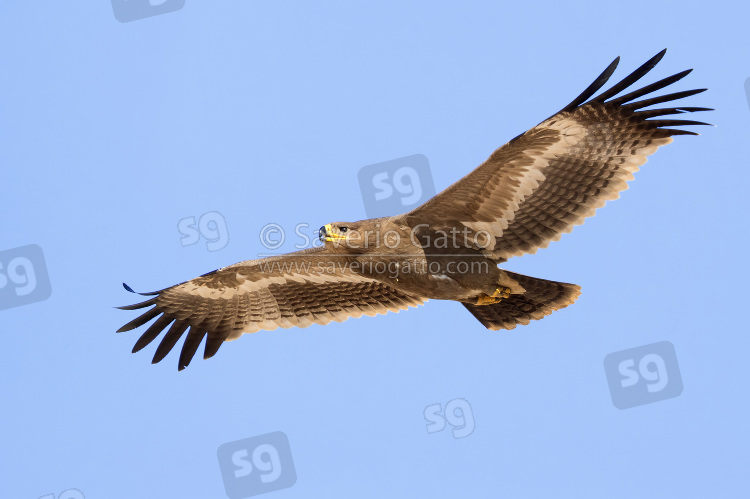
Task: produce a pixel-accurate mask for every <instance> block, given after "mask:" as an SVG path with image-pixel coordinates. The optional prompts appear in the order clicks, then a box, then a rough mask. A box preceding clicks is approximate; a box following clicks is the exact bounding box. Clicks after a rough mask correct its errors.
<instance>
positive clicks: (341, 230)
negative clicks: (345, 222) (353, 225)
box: [339, 227, 349, 233]
mask: <svg viewBox="0 0 750 499" xmlns="http://www.w3.org/2000/svg"><path fill="white" fill-rule="evenodd" d="M347 230H349V227H339V232H342V233H343V232H346V231H347Z"/></svg>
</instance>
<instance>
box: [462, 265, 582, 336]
mask: <svg viewBox="0 0 750 499" xmlns="http://www.w3.org/2000/svg"><path fill="white" fill-rule="evenodd" d="M504 272H505V273H506V274H508V275H509V276H510V277H511V278H513V279H515V280H516V281H518V283H519V284H520V285H521V286H523V287H524V288H525V289H526V292H525V293H524V294H517V295H515V294H514V295H511V296H510V297H509V298H505V299H503V300H502V301H500V302H499V303H495V304H492V305H474V304H471V303H464V304H463V305H464V307H466V308H467V309H468V310H469V312H471V313H472V314H473V315H474V317H476V318H477V319H478V320H479V322H481V323H482V324H483V325H484V327H486V328H487V329H492V330H498V329H513V328H515V327H516V326H517V325H518V324H524V325H526V324H528V323H529V322H531V321H532V320H539V319H541V318H543V317H546V316H548V315H549V314H551V313H552V312H554V311H555V310H560V309H561V308H565V307H567V306H568V305H570V304H571V303H573V302H575V301H576V299H578V296H579V295H580V294H581V287H580V286H578V285H577V284H567V283H564V282H557V281H548V280H546V279H538V278H536V277H529V276H525V275H521V274H516V273H514V272H508V271H507V270H505V271H504Z"/></svg>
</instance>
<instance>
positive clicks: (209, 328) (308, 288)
mask: <svg viewBox="0 0 750 499" xmlns="http://www.w3.org/2000/svg"><path fill="white" fill-rule="evenodd" d="M350 270H351V269H350V266H349V265H347V260H346V259H345V257H342V256H337V255H332V254H330V253H328V252H327V251H326V249H325V247H318V248H310V249H307V250H303V251H298V252H296V253H290V254H287V255H281V256H277V257H271V258H264V259H260V260H249V261H246V262H241V263H237V264H235V265H231V266H229V267H224V268H222V269H219V270H216V271H214V272H210V273H208V274H204V275H203V276H200V277H197V278H195V279H192V280H190V281H187V282H183V283H181V284H177V285H175V286H172V287H169V288H166V289H162V290H161V291H155V292H153V293H141V294H144V295H147V296H152V298H150V299H148V300H146V301H144V302H142V303H137V304H135V305H129V306H125V307H118V308H120V309H123V310H136V309H142V308H146V307H152V308H150V309H149V310H148V311H146V312H145V313H143V314H142V315H141V316H139V317H137V318H136V319H134V320H132V321H131V322H129V323H127V324H126V325H124V326H123V327H121V328H120V329H119V330H118V331H117V332H118V333H119V332H123V331H129V330H131V329H135V328H137V327H139V326H142V325H144V324H146V323H147V322H149V321H151V320H153V319H156V321H155V322H153V323H152V324H151V325H150V326H149V328H148V329H147V330H146V331H145V332H144V333H143V335H142V336H141V337H140V339H139V340H138V341H137V342H136V344H135V346H134V347H133V352H134V353H135V352H137V351H139V350H141V349H142V348H143V347H145V346H146V345H148V344H149V343H151V342H152V341H153V340H154V339H155V338H156V337H157V336H159V334H160V333H161V332H162V331H163V330H164V329H166V328H167V327H168V326H169V330H168V331H167V333H166V334H165V335H164V337H163V338H162V340H161V343H160V344H159V346H158V347H157V349H156V353H155V354H154V358H153V363H157V362H159V361H161V360H162V359H163V358H164V357H165V356H166V355H167V354H168V353H169V351H170V350H171V349H172V348H173V347H174V346H175V344H176V343H177V341H179V339H180V338H181V337H182V335H183V333H185V331H187V337H186V339H185V342H184V344H183V346H182V351H181V353H180V359H179V365H178V368H179V370H182V369H184V368H185V367H187V365H188V364H189V363H190V361H191V359H192V358H193V356H194V355H195V352H196V351H197V349H198V347H199V346H200V343H201V341H202V340H203V338H204V337H207V339H206V345H205V349H204V354H203V358H204V359H208V358H210V357H213V356H214V355H215V354H216V352H217V351H218V350H219V347H221V345H222V343H223V342H224V341H230V340H234V339H237V338H239V337H240V336H241V335H242V334H244V333H254V332H256V331H259V330H261V329H265V330H273V329H276V328H279V327H282V328H289V327H294V326H296V327H307V326H310V325H311V324H321V325H325V324H328V323H329V322H331V321H334V322H343V321H345V320H346V319H348V318H349V317H360V316H362V315H368V316H373V315H377V314H385V313H387V312H389V311H393V312H397V311H399V310H403V309H406V308H408V307H411V306H417V305H420V304H422V303H423V302H424V300H423V299H422V298H419V297H415V296H412V295H409V294H406V293H403V292H401V291H399V290H397V289H395V288H393V287H391V286H388V285H386V284H384V283H382V282H379V281H376V280H373V279H369V278H367V277H363V276H361V275H359V274H356V273H354V272H352V271H350ZM128 289H129V288H128ZM188 328H189V330H188Z"/></svg>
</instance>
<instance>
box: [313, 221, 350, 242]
mask: <svg viewBox="0 0 750 499" xmlns="http://www.w3.org/2000/svg"><path fill="white" fill-rule="evenodd" d="M318 237H319V238H320V240H321V241H332V242H336V241H342V240H345V239H346V236H344V235H341V234H337V233H335V232H333V228H332V227H331V224H325V225H324V226H323V227H321V228H320V230H319V231H318Z"/></svg>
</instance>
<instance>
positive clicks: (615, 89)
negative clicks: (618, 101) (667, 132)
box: [592, 49, 667, 102]
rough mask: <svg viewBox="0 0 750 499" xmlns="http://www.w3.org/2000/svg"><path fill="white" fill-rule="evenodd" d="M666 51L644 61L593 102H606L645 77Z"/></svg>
mask: <svg viewBox="0 0 750 499" xmlns="http://www.w3.org/2000/svg"><path fill="white" fill-rule="evenodd" d="M666 53H667V49H664V50H662V51H661V52H659V53H658V54H656V55H655V56H653V57H652V58H651V59H649V60H648V61H646V62H645V63H643V64H642V65H641V66H640V67H639V68H638V69H636V70H635V71H633V72H632V73H630V74H629V75H628V76H626V77H625V78H623V79H622V80H621V81H620V82H619V83H617V84H615V85H613V86H612V88H610V89H609V90H607V91H605V92H603V93H602V94H600V95H598V96H597V97H596V98H595V99H593V101H592V102H604V101H605V100H607V99H609V98H610V97H614V96H615V95H617V94H619V93H620V92H622V91H623V90H625V89H626V88H628V87H629V86H630V85H632V84H633V83H635V82H636V81H638V80H640V79H641V78H643V77H644V76H645V75H646V73H648V72H649V71H651V70H652V69H654V66H656V65H657V64H658V63H659V61H661V59H662V57H664V54H666Z"/></svg>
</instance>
